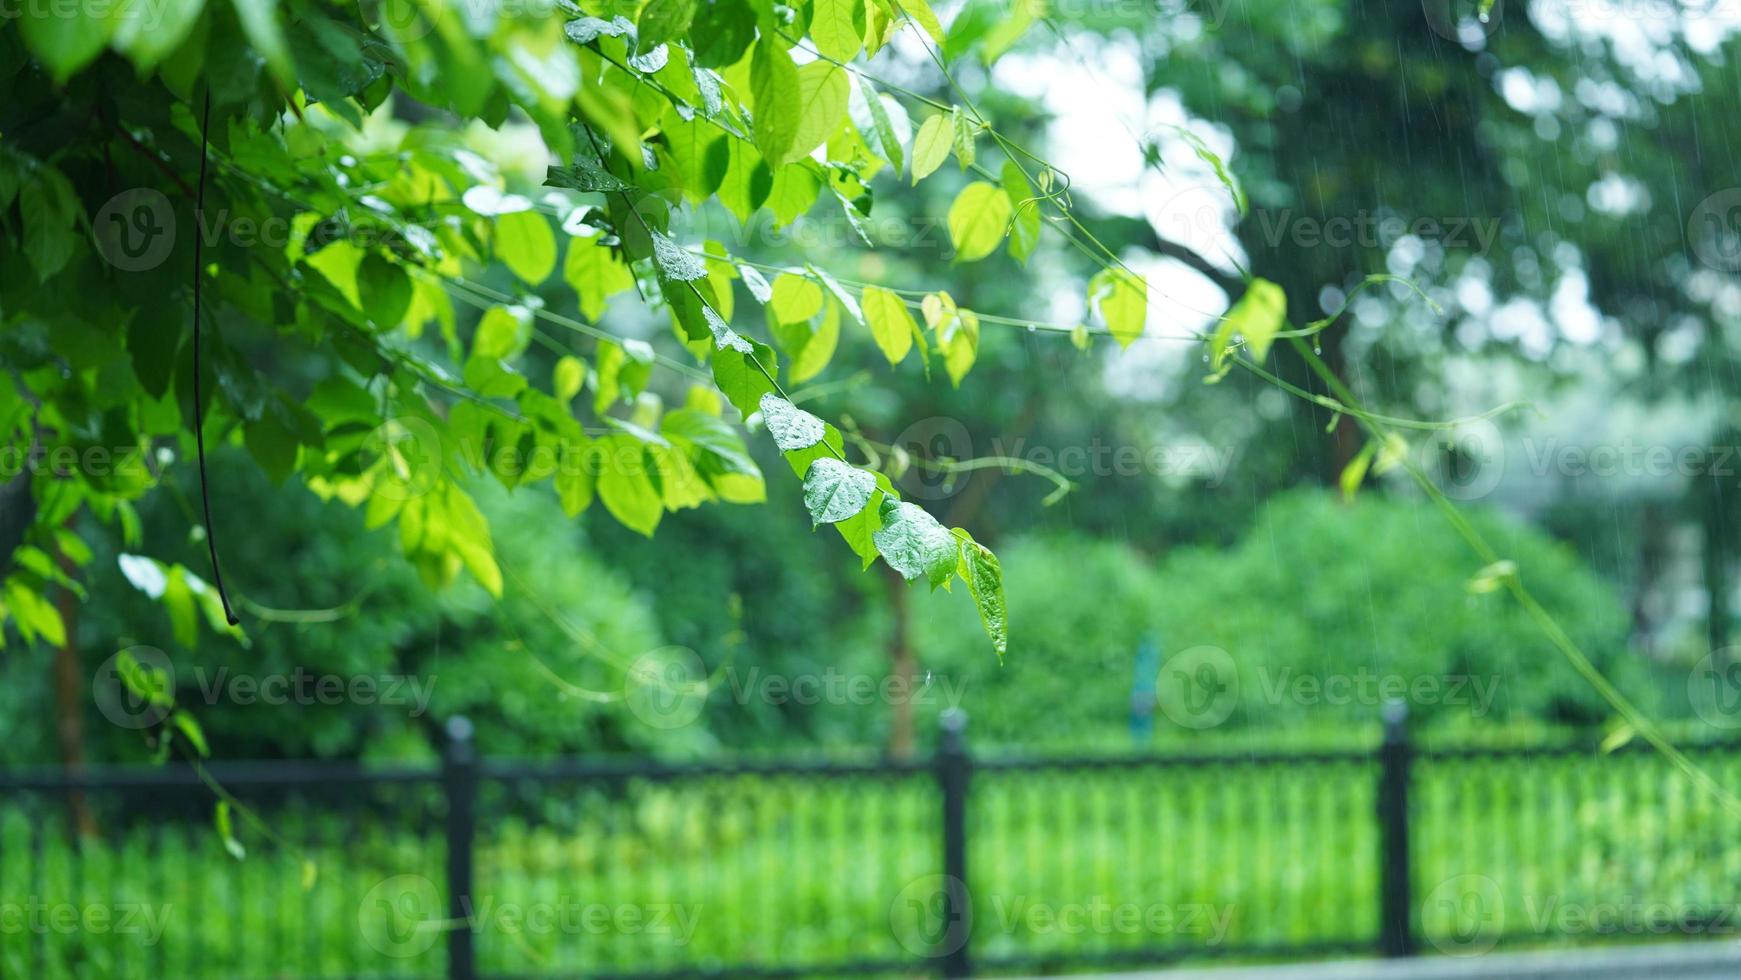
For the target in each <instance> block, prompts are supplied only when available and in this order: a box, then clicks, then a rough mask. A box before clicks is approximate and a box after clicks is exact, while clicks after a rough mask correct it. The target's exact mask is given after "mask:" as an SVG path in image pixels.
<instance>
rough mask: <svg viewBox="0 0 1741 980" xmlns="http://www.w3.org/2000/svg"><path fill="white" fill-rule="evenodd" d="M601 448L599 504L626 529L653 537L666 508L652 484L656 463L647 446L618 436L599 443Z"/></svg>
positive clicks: (631, 437)
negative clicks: (648, 454) (649, 455)
mask: <svg viewBox="0 0 1741 980" xmlns="http://www.w3.org/2000/svg"><path fill="white" fill-rule="evenodd" d="M598 447H599V452H600V454H601V456H600V460H601V461H600V466H599V474H598V498H599V500H601V501H603V502H604V505H605V509H606V510H608V511H610V512H611V516H612V517H615V518H616V519H617V520H618V521H619V522H620V523H621V524H622V525H623V526H624V527H626V528H629V529H630V530H632V531H638V532H640V533H642V534H645V535H647V536H648V537H652V536H653V530H654V529H655V528H657V527H658V526H659V518H660V517H661V516H663V514H664V512H665V505H664V502H663V501H662V499H661V496H660V491H659V488H658V487H657V486H656V485H655V484H654V483H653V476H652V474H653V472H654V470H653V461H652V460H651V459H650V458H648V456H647V451H646V449H647V447H646V444H645V443H643V442H641V440H639V439H636V438H635V437H634V436H631V435H624V434H618V435H612V436H606V437H605V438H603V439H600V440H599V441H598Z"/></svg>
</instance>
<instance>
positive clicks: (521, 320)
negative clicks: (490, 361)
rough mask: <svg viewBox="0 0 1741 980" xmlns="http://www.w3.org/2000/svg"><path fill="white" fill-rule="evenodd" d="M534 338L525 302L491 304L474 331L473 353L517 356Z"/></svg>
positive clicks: (478, 354)
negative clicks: (522, 304) (500, 304)
mask: <svg viewBox="0 0 1741 980" xmlns="http://www.w3.org/2000/svg"><path fill="white" fill-rule="evenodd" d="M531 339H532V318H531V316H530V315H528V313H527V311H526V308H525V307H523V306H492V307H490V308H489V309H488V310H486V311H484V315H483V316H482V317H481V318H480V319H479V320H478V328H477V331H476V332H475V333H474V334H473V335H472V356H473V357H483V358H514V357H518V356H520V352H521V351H524V350H525V349H526V344H527V343H528V342H530V341H531Z"/></svg>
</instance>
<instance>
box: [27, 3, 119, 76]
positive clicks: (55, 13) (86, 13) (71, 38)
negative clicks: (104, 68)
mask: <svg viewBox="0 0 1741 980" xmlns="http://www.w3.org/2000/svg"><path fill="white" fill-rule="evenodd" d="M113 10H114V5H113V4H108V3H88V2H87V3H67V4H30V3H26V4H22V5H20V6H17V7H14V8H12V9H11V10H10V11H9V12H8V13H7V15H6V19H7V20H12V19H13V18H16V17H19V16H20V14H21V13H22V15H23V23H21V24H19V30H20V31H22V32H23V34H24V43H25V44H26V45H28V46H29V48H30V52H31V54H34V55H36V58H37V60H38V61H41V62H42V64H43V66H44V67H46V68H47V69H48V71H49V74H50V75H52V76H54V80H55V82H57V83H60V82H65V81H66V80H67V79H69V78H71V77H72V76H73V75H74V74H76V73H77V72H78V71H79V69H81V68H84V67H85V66H86V65H88V64H90V63H91V62H92V61H95V60H96V58H97V55H99V54H102V53H103V46H104V45H106V44H108V43H109V36H110V34H111V33H112V32H113V31H114V28H115V22H114V19H113V18H112V17H111V11H113Z"/></svg>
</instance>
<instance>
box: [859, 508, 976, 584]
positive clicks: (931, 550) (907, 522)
mask: <svg viewBox="0 0 1741 980" xmlns="http://www.w3.org/2000/svg"><path fill="white" fill-rule="evenodd" d="M881 517H882V521H883V526H882V529H881V530H879V531H877V532H876V534H874V535H873V536H872V539H873V540H874V541H875V542H876V546H877V554H880V555H882V556H883V561H886V562H888V563H889V567H890V568H893V569H894V570H895V571H897V572H899V573H901V577H902V578H904V579H906V580H907V581H909V582H911V581H913V580H914V579H916V578H919V577H921V576H923V577H924V578H925V579H926V580H927V581H929V582H930V583H931V587H932V588H934V589H935V588H937V587H938V586H940V585H942V584H944V583H945V582H948V581H949V577H950V576H951V575H954V574H955V569H956V565H957V564H958V563H959V561H960V553H961V551H960V546H959V543H958V542H957V541H956V539H955V535H953V534H950V533H949V532H948V531H947V530H946V529H944V527H943V525H941V524H939V523H937V518H935V517H932V516H931V515H930V514H928V513H926V511H925V509H924V508H922V507H919V506H917V505H915V504H909V503H907V502H905V501H898V500H894V499H886V500H884V501H883V505H882V513H881Z"/></svg>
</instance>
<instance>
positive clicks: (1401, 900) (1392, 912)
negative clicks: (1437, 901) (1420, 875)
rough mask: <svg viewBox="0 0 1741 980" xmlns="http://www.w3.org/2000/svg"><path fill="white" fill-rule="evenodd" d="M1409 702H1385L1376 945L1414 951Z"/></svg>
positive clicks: (1391, 951)
mask: <svg viewBox="0 0 1741 980" xmlns="http://www.w3.org/2000/svg"><path fill="white" fill-rule="evenodd" d="M1412 756H1413V750H1412V749H1411V748H1410V746H1409V736H1408V707H1407V706H1406V705H1404V704H1402V703H1401V702H1399V701H1392V702H1390V703H1388V704H1386V705H1385V706H1384V744H1383V745H1382V746H1381V747H1380V748H1379V750H1378V762H1379V774H1378V849H1379V853H1378V874H1379V880H1378V893H1379V911H1378V916H1379V924H1378V951H1379V953H1380V954H1382V955H1384V956H1413V955H1414V954H1415V932H1414V897H1413V894H1412V892H1413V879H1412V868H1411V866H1410V860H1409V766H1410V762H1411V759H1412Z"/></svg>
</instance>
